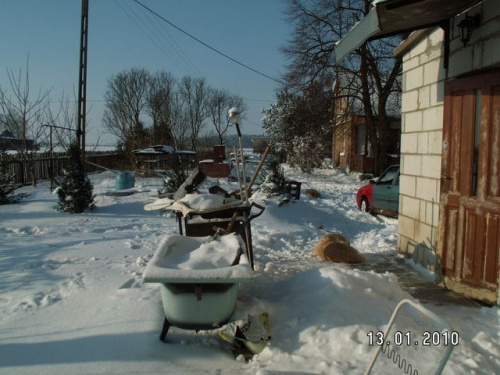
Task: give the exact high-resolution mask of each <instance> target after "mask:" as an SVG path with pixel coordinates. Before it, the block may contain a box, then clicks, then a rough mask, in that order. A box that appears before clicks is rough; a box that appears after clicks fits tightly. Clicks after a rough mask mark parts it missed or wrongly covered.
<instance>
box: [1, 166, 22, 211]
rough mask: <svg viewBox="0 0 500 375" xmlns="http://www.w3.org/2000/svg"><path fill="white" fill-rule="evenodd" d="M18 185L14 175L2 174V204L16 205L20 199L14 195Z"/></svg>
mask: <svg viewBox="0 0 500 375" xmlns="http://www.w3.org/2000/svg"><path fill="white" fill-rule="evenodd" d="M17 187H18V184H16V183H15V181H14V173H6V174H3V173H2V174H0V204H7V203H15V202H17V201H18V200H19V199H18V198H17V197H15V196H14V195H12V193H13V192H14V190H16V189H17Z"/></svg>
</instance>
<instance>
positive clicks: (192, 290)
mask: <svg viewBox="0 0 500 375" xmlns="http://www.w3.org/2000/svg"><path fill="white" fill-rule="evenodd" d="M251 279H252V269H251V266H250V263H249V261H248V258H247V255H246V249H245V244H244V243H243V241H242V240H241V237H240V236H239V235H237V234H234V233H232V234H228V235H224V236H220V237H218V238H217V239H215V240H212V241H209V238H208V237H186V236H181V235H169V236H167V237H166V238H165V239H164V241H163V242H162V244H161V245H160V246H159V248H158V250H157V251H156V252H155V254H154V256H153V258H152V259H151V261H150V262H149V264H148V266H147V267H146V270H145V272H144V275H143V281H144V282H145V283H159V284H161V285H160V292H161V299H162V303H163V311H164V313H165V321H164V324H163V329H162V333H161V335H160V339H161V340H162V341H165V337H166V334H167V332H168V329H169V328H170V326H175V327H179V328H184V329H196V330H200V329H213V328H216V327H220V326H222V325H223V324H225V323H226V322H227V321H228V320H229V319H230V317H231V315H232V313H233V311H234V308H235V306H236V299H237V296H238V284H239V283H245V282H250V280H251Z"/></svg>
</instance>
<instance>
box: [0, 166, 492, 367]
mask: <svg viewBox="0 0 500 375" xmlns="http://www.w3.org/2000/svg"><path fill="white" fill-rule="evenodd" d="M286 175H287V177H289V178H291V179H294V180H297V181H301V182H302V190H303V191H304V190H305V189H307V188H315V189H317V190H318V191H320V193H321V195H322V199H310V198H307V197H301V199H300V200H299V201H292V202H290V203H288V204H285V205H282V206H278V204H277V202H275V201H272V200H269V201H267V202H266V210H265V211H264V213H263V214H262V215H261V216H260V217H258V218H256V219H255V220H254V221H252V223H251V227H252V240H253V250H254V256H255V269H256V270H255V272H254V273H253V278H252V281H251V282H250V283H244V284H241V285H240V291H239V295H238V301H237V307H236V311H235V313H234V315H233V316H234V319H235V320H239V319H242V318H243V317H245V316H247V314H252V315H254V316H258V315H259V314H260V313H263V312H267V313H269V314H270V321H271V331H272V332H271V333H272V339H271V341H270V344H269V346H268V347H266V348H265V349H264V350H263V351H262V352H261V353H259V354H258V355H256V356H254V358H253V359H252V360H250V361H249V362H247V363H246V362H245V361H242V360H238V359H237V360H235V359H234V358H233V356H232V354H231V353H229V352H228V351H227V349H226V348H225V347H224V346H223V345H222V344H221V343H220V341H219V340H218V339H217V331H216V330H214V331H200V332H198V333H196V332H195V331H188V330H181V329H177V328H171V330H170V331H169V333H168V335H167V341H168V343H166V344H165V343H162V342H161V341H160V340H159V339H158V335H159V333H160V330H161V325H162V322H163V315H162V314H163V311H162V305H161V299H160V292H159V288H158V285H157V284H149V283H143V281H142V279H143V274H144V271H145V269H146V267H147V265H148V264H149V263H151V260H152V258H153V254H154V253H155V251H156V250H157V249H158V248H160V246H161V245H162V243H163V242H164V241H165V237H166V236H168V235H173V234H177V231H178V224H177V222H176V218H175V215H174V214H172V213H168V212H163V211H146V210H144V205H146V204H147V203H148V202H150V201H151V199H150V196H152V195H155V194H156V193H157V190H158V189H159V188H161V185H162V181H161V180H158V181H156V180H154V179H152V178H149V179H138V180H137V181H136V189H137V192H136V193H135V194H132V195H129V196H123V197H116V196H108V195H106V192H107V191H109V190H110V189H112V188H113V187H114V184H115V175H114V174H112V173H110V172H105V173H102V174H96V175H91V178H92V181H93V183H94V186H95V193H96V194H97V207H98V208H97V210H95V211H93V212H91V213H85V214H78V215H71V214H64V213H60V212H58V211H57V210H56V206H57V196H56V195H53V194H51V192H50V191H49V183H48V182H43V183H40V184H39V186H38V187H37V188H33V187H24V188H22V189H21V190H20V192H25V193H28V194H29V196H28V197H27V198H25V199H23V200H22V201H21V203H19V204H12V205H4V206H0V235H1V238H2V241H1V242H0V272H1V277H0V374H14V375H17V374H65V375H74V374H124V373H126V374H160V373H161V374H164V373H168V374H174V375H180V374H182V375H184V374H202V373H203V374H235V373H239V374H242V375H247V374H252V375H253V374H258V375H278V374H279V375H284V374H363V373H364V371H365V369H366V368H367V366H368V363H369V362H370V359H371V357H372V355H373V353H374V351H375V349H376V346H375V345H370V343H369V335H370V334H372V335H374V334H376V333H377V332H379V331H383V330H384V329H385V328H386V325H387V323H388V321H389V319H390V317H391V314H392V311H393V310H394V308H395V307H396V305H397V304H398V303H399V302H400V301H401V300H402V299H405V298H411V296H410V295H409V294H408V293H407V292H405V291H403V290H402V289H401V287H400V286H399V284H398V279H397V277H396V276H395V275H394V274H392V273H389V272H385V273H375V272H374V271H366V270H361V269H360V268H359V267H358V268H356V267H357V266H355V267H354V268H353V267H351V266H346V265H340V264H331V263H327V262H321V261H319V260H318V259H317V258H315V257H314V256H313V254H312V248H313V247H314V245H315V244H316V242H317V241H318V239H319V238H320V237H321V236H322V235H323V234H324V233H328V232H338V233H341V234H343V235H344V236H346V237H348V238H349V239H350V242H351V245H352V246H353V247H355V248H356V249H358V250H359V251H360V252H361V253H363V254H364V255H365V256H368V257H367V258H368V259H370V256H373V257H374V256H389V257H392V256H394V257H396V256H397V254H396V253H395V249H396V242H397V220H395V219H390V218H385V217H373V216H371V215H369V214H366V213H363V212H360V211H358V210H357V208H356V204H355V193H356V191H357V189H358V188H359V187H360V186H361V185H362V182H359V181H358V179H357V175H355V174H351V175H346V174H343V173H341V172H339V171H336V170H327V169H325V170H319V171H317V172H315V173H314V174H312V175H306V174H302V173H299V172H296V171H293V170H290V169H286ZM209 182H215V180H210V181H207V182H206V183H205V184H206V185H207V187H208V186H209V185H208V183H209ZM220 183H221V184H222V187H223V188H224V189H226V190H228V191H234V190H237V188H238V184H237V183H236V182H226V181H220ZM254 198H256V199H261V198H262V196H260V195H259V192H257V193H256V194H255V197H254ZM363 269H366V268H363ZM368 269H369V268H368ZM415 269H418V267H415ZM423 277H426V275H423ZM425 307H426V308H428V309H430V310H431V311H433V312H435V313H436V314H438V315H439V316H442V317H444V318H446V319H447V320H448V321H449V322H450V324H451V326H452V327H453V329H454V330H455V331H457V332H458V334H459V336H460V343H459V345H458V346H456V347H455V348H454V351H453V353H452V355H451V358H450V360H449V362H448V364H447V365H446V367H445V370H444V374H448V375H451V374H498V373H500V344H499V342H500V324H499V323H500V309H499V307H484V306H479V305H477V306H474V305H459V304H436V303H431V302H425ZM396 329H397V331H399V332H401V333H408V334H410V333H411V334H412V342H413V340H415V341H417V340H418V341H419V342H422V335H423V333H424V332H425V331H430V332H440V330H441V328H440V327H438V326H435V325H434V324H433V323H432V322H430V321H428V320H426V318H425V317H423V316H422V315H420V314H416V313H413V312H412V311H405V312H403V313H402V314H401V316H400V317H399V318H398V319H397V323H396ZM444 349H445V347H444V345H439V346H436V347H423V346H422V345H420V346H415V345H409V346H406V347H405V346H404V345H403V346H402V347H399V348H398V350H401V353H402V354H404V356H405V358H407V359H408V361H409V362H410V363H412V364H413V365H414V366H416V367H418V369H419V372H420V373H421V374H427V373H433V369H434V368H435V365H436V363H437V361H438V360H439V356H440V355H441V354H442V353H443V351H444ZM374 370H376V371H377V373H389V374H401V373H403V372H402V371H400V370H399V369H397V368H396V367H395V366H394V364H392V363H389V362H387V361H385V362H384V360H381V363H377V364H376V365H375V368H374Z"/></svg>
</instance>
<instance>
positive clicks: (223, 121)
mask: <svg viewBox="0 0 500 375" xmlns="http://www.w3.org/2000/svg"><path fill="white" fill-rule="evenodd" d="M231 107H237V108H239V110H240V113H244V112H245V109H246V107H245V104H244V102H243V98H241V97H239V96H236V95H231V94H230V93H229V92H228V91H226V90H219V89H213V90H211V92H210V99H209V106H208V113H209V117H210V119H211V121H212V124H213V125H214V127H215V131H216V133H217V137H218V138H219V144H220V145H223V144H224V143H225V134H226V133H227V130H228V128H229V125H230V122H229V115H228V111H229V109H230V108H231Z"/></svg>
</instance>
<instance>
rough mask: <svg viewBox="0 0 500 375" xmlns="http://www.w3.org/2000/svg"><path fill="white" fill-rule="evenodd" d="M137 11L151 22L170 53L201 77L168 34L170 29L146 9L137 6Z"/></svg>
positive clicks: (149, 23) (156, 34)
mask: <svg viewBox="0 0 500 375" xmlns="http://www.w3.org/2000/svg"><path fill="white" fill-rule="evenodd" d="M135 5H136V7H137V9H139V10H140V12H141V13H142V15H143V16H144V17H145V18H146V19H147V20H148V21H149V22H148V23H147V24H148V25H151V26H152V27H153V28H154V29H155V30H156V33H155V34H154V35H155V36H157V37H161V38H160V39H161V40H162V42H164V43H166V44H168V47H169V51H172V53H173V54H175V55H176V56H177V58H178V59H179V61H180V62H181V63H182V64H183V65H184V66H185V67H186V68H188V69H189V70H191V71H193V72H194V73H195V75H197V76H201V75H202V74H201V73H200V71H199V70H198V69H197V68H196V66H195V65H194V63H193V62H192V61H191V60H190V59H189V57H188V56H187V54H186V53H185V52H184V50H183V49H182V48H181V47H180V46H179V45H178V44H177V42H176V41H175V39H174V38H172V36H171V35H170V33H169V32H168V29H167V28H166V27H165V25H164V23H162V22H160V20H159V19H158V18H157V17H153V16H152V15H151V13H150V12H147V11H146V10H145V9H144V8H142V7H140V6H139V5H137V4H135Z"/></svg>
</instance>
